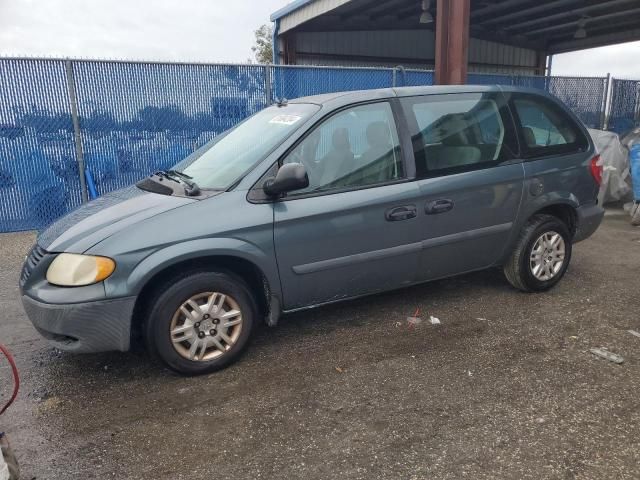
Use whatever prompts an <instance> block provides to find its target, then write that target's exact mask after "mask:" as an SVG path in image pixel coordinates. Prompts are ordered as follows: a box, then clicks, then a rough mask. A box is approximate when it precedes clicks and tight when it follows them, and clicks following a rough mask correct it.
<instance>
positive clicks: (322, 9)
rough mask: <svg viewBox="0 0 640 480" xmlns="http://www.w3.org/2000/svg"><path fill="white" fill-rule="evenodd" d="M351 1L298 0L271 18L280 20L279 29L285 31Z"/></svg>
mask: <svg viewBox="0 0 640 480" xmlns="http://www.w3.org/2000/svg"><path fill="white" fill-rule="evenodd" d="M349 2H351V0H297V1H295V2H292V3H290V4H289V5H287V6H286V7H285V8H284V9H282V10H279V11H278V12H276V13H274V14H273V15H272V16H271V18H272V19H273V20H278V21H279V22H280V29H279V31H280V33H284V32H286V31H288V30H291V29H293V28H295V27H297V26H298V25H302V24H303V23H305V22H308V21H309V20H312V19H314V18H316V17H319V16H320V15H323V14H325V13H327V12H330V11H331V10H334V9H336V8H338V7H341V6H342V5H344V4H346V3H349ZM281 12H282V13H281Z"/></svg>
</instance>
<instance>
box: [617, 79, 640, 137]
mask: <svg viewBox="0 0 640 480" xmlns="http://www.w3.org/2000/svg"><path fill="white" fill-rule="evenodd" d="M638 125H640V80H621V79H617V78H614V79H613V80H612V82H611V102H610V106H609V129H610V130H612V131H614V132H617V133H625V132H627V131H629V130H631V129H632V128H634V127H637V126H638Z"/></svg>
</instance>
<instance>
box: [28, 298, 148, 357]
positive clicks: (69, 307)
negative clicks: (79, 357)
mask: <svg viewBox="0 0 640 480" xmlns="http://www.w3.org/2000/svg"><path fill="white" fill-rule="evenodd" d="M135 300H136V299H135V297H125V298H119V299H115V300H104V301H97V302H87V303H74V304H63V305H56V304H49V303H43V302H39V301H37V300H34V299H33V298H31V297H28V296H27V295H23V296H22V305H23V306H24V310H25V312H26V313H27V316H28V317H29V320H31V323H33V325H34V327H36V330H38V332H40V334H41V335H42V336H43V337H45V338H46V339H47V340H49V342H50V343H51V344H52V345H53V346H55V347H56V348H59V349H60V350H65V351H68V352H74V353H88V352H105V351H110V350H120V351H123V352H124V351H127V350H129V346H130V341H131V316H132V313H133V307H134V305H135Z"/></svg>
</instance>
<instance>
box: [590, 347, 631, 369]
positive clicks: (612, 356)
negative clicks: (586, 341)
mask: <svg viewBox="0 0 640 480" xmlns="http://www.w3.org/2000/svg"><path fill="white" fill-rule="evenodd" d="M589 351H590V352H591V353H593V354H594V355H596V356H597V357H600V358H604V359H605V360H609V361H610V362H613V363H617V364H618V365H620V364H621V363H623V362H624V358H622V357H621V356H620V355H618V354H616V353H613V352H610V351H609V350H607V349H606V348H592V349H590V350H589Z"/></svg>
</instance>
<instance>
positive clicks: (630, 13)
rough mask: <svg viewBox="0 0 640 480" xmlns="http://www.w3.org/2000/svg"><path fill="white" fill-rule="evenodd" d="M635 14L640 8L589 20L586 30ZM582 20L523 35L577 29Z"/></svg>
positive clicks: (639, 11)
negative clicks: (595, 25) (590, 25)
mask: <svg viewBox="0 0 640 480" xmlns="http://www.w3.org/2000/svg"><path fill="white" fill-rule="evenodd" d="M634 13H640V8H633V9H631V10H624V11H622V12H615V13H609V14H607V15H601V16H599V17H595V18H592V19H590V20H587V21H586V22H585V28H586V29H587V31H588V29H589V24H592V25H593V24H595V23H600V22H602V21H604V20H611V19H615V18H619V17H626V16H628V15H632V14H634ZM581 21H582V20H581V19H578V20H574V21H571V22H567V23H562V24H559V25H552V26H550V27H544V28H539V29H537V30H531V31H529V32H523V33H522V34H523V35H526V36H527V37H529V36H536V35H540V34H547V33H548V32H553V31H555V30H563V29H567V28H574V27H577V26H578V24H579V23H580V22H581Z"/></svg>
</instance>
